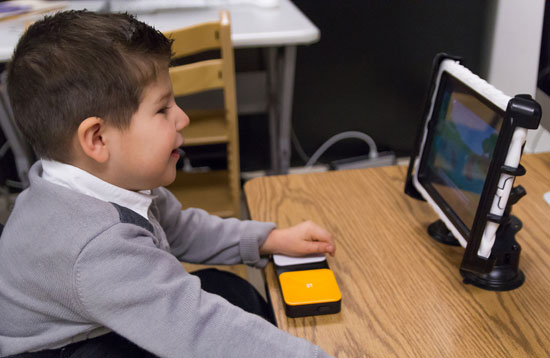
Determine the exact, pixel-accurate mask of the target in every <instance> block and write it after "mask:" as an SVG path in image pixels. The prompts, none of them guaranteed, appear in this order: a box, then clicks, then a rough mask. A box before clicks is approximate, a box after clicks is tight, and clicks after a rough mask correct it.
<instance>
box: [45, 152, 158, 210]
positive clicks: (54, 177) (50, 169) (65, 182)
mask: <svg viewBox="0 0 550 358" xmlns="http://www.w3.org/2000/svg"><path fill="white" fill-rule="evenodd" d="M41 162H42V170H43V172H42V178H43V179H45V180H47V181H49V182H51V183H54V184H57V185H61V186H64V187H66V188H69V189H71V190H74V191H76V192H79V193H82V194H85V195H88V196H91V197H94V198H96V199H99V200H103V201H107V202H111V203H115V204H118V205H120V206H124V207H126V208H128V209H131V210H133V211H135V212H136V213H138V214H139V215H141V216H143V217H144V218H145V219H147V220H149V218H148V216H147V212H148V211H149V206H150V205H151V202H152V201H153V199H154V198H155V196H154V195H151V190H141V191H137V192H136V191H131V190H126V189H123V188H121V187H118V186H116V185H113V184H110V183H107V182H106V181H103V180H101V179H99V178H98V177H96V176H94V175H92V174H90V173H88V172H87V171H85V170H82V169H80V168H78V167H75V166H73V165H70V164H65V163H61V162H57V161H53V160H45V159H41Z"/></svg>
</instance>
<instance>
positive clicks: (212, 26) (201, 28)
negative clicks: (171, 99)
mask: <svg viewBox="0 0 550 358" xmlns="http://www.w3.org/2000/svg"><path fill="white" fill-rule="evenodd" d="M164 35H165V36H166V37H168V38H171V39H173V40H174V43H173V46H172V51H173V53H174V56H173V59H174V60H177V59H180V58H184V57H188V56H192V55H196V54H199V53H202V52H205V51H210V50H219V52H220V58H216V59H208V60H199V61H197V62H193V63H187V64H184V65H176V66H172V67H171V68H170V78H171V80H172V86H173V89H174V95H175V96H176V97H178V96H187V95H192V94H196V93H200V92H205V91H209V90H215V89H220V90H222V91H223V98H224V108H223V116H224V117H225V124H224V126H225V129H224V130H222V136H221V138H222V139H216V138H215V133H216V131H217V129H216V128H215V126H211V127H209V128H208V132H210V133H205V132H201V136H202V137H203V138H210V142H208V141H207V143H208V144H211V143H215V142H216V141H218V142H226V143H227V146H228V148H227V151H228V155H227V166H228V173H229V179H228V180H229V182H230V187H231V195H232V196H233V198H234V200H233V202H234V203H235V204H234V212H235V213H236V215H238V214H239V211H240V205H239V203H240V163H239V145H238V142H239V141H238V122H237V100H236V89H235V65H234V59H233V44H232V42H231V22H230V16H229V12H228V11H227V10H222V11H220V19H219V21H215V22H207V23H202V24H198V25H195V26H191V27H187V28H183V29H179V30H174V31H170V32H165V33H164ZM199 113H200V112H199ZM200 117H201V116H200V115H199V116H197V118H196V120H197V121H199V120H200ZM190 119H191V125H190V127H189V129H188V130H189V132H186V129H184V130H183V133H184V136H185V137H186V143H188V144H189V145H192V144H201V141H200V140H199V141H196V140H195V138H188V136H187V135H186V133H195V132H192V129H191V127H193V121H194V119H195V118H194V117H193V116H192V115H190ZM224 136H227V137H226V138H223V137H224ZM188 139H189V140H188Z"/></svg>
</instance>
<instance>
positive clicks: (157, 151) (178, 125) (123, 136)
mask: <svg viewBox="0 0 550 358" xmlns="http://www.w3.org/2000/svg"><path fill="white" fill-rule="evenodd" d="M188 124H189V117H187V115H186V114H185V112H183V111H182V110H181V108H179V107H178V106H177V105H176V102H175V100H174V95H173V92H172V83H171V82H170V77H169V75H168V71H164V72H162V73H160V74H159V76H158V78H157V80H156V81H155V82H154V83H152V84H151V85H149V86H148V87H147V88H145V91H144V94H143V100H142V101H141V103H140V105H139V108H138V110H137V112H136V113H134V115H133V116H132V120H131V123H130V127H129V128H126V129H123V130H118V132H116V135H115V136H114V137H112V138H113V139H112V143H111V144H112V146H110V148H111V149H110V158H109V164H108V165H109V171H110V172H111V174H112V175H113V179H114V180H115V183H113V184H115V185H118V186H120V187H123V188H125V189H129V190H144V189H153V188H156V187H159V186H165V185H168V184H170V183H172V182H173V181H174V179H175V178H176V163H177V161H178V158H179V153H178V148H179V147H180V146H181V145H182V144H183V136H182V135H181V133H180V131H181V130H182V129H183V128H184V127H186V126H187V125H188Z"/></svg>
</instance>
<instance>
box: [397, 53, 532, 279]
mask: <svg viewBox="0 0 550 358" xmlns="http://www.w3.org/2000/svg"><path fill="white" fill-rule="evenodd" d="M437 64H438V66H437V67H436V68H435V70H434V74H433V80H432V91H431V94H430V97H429V99H428V103H427V108H426V113H425V118H424V121H423V124H422V128H421V131H420V133H419V136H418V138H417V148H416V151H415V153H414V155H413V157H412V158H411V164H410V166H409V174H408V175H409V178H408V181H409V180H410V182H411V184H412V186H414V189H415V190H416V191H417V193H418V194H419V195H420V196H421V198H423V199H424V200H426V201H427V202H428V203H429V204H430V205H431V206H432V208H433V209H434V210H435V212H436V213H437V214H438V216H439V217H440V219H441V221H442V222H443V223H444V224H445V226H446V228H447V229H448V230H449V231H450V232H451V233H452V236H454V237H455V238H456V239H457V240H458V242H459V243H460V244H461V245H462V246H463V247H466V248H467V250H466V254H465V259H464V260H463V263H462V267H461V269H467V270H468V269H471V270H475V271H483V272H489V271H490V270H491V269H492V266H493V264H494V260H492V261H491V253H492V249H493V246H494V244H495V238H496V234H497V230H498V229H499V226H500V225H501V223H502V218H503V216H504V214H505V210H506V208H507V203H508V199H509V196H510V193H511V191H512V186H513V183H514V178H515V176H517V175H522V174H523V173H524V170H523V168H522V167H521V166H520V164H519V162H520V158H521V154H522V150H523V145H524V143H525V139H526V136H527V129H534V128H536V127H537V126H538V122H540V106H538V104H537V103H536V102H534V101H533V100H531V99H530V97H529V96H516V97H514V98H512V97H510V96H507V95H506V94H504V93H502V92H501V91H499V90H497V89H496V88H494V87H493V86H491V85H490V84H489V83H487V82H486V81H484V80H483V79H481V78H480V77H478V76H477V75H475V74H473V73H472V72H471V71H470V70H468V69H467V68H466V67H464V66H462V65H461V64H460V62H459V61H458V60H456V59H453V58H446V57H444V56H440V57H439V60H438V63H437ZM537 117H538V121H537Z"/></svg>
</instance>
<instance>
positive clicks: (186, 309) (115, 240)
mask: <svg viewBox="0 0 550 358" xmlns="http://www.w3.org/2000/svg"><path fill="white" fill-rule="evenodd" d="M73 273H74V274H73V284H74V287H75V289H74V294H75V301H76V302H77V304H78V305H80V306H81V307H82V311H83V312H84V314H85V316H87V318H88V319H90V320H92V321H94V322H97V323H99V324H101V325H104V326H105V327H108V328H110V329H112V330H113V331H115V332H117V333H118V334H120V335H122V336H123V337H125V338H127V339H128V340H130V341H132V342H134V343H136V344H137V345H139V346H141V347H142V348H144V349H145V350H147V351H149V352H152V353H154V354H156V355H158V356H161V357H181V356H186V357H199V356H200V357H260V356H265V353H266V352H269V356H270V357H281V358H282V357H284V358H287V357H326V356H327V355H326V353H325V352H324V351H322V350H321V348H319V347H317V346H315V345H313V344H311V343H309V342H307V341H306V340H303V339H300V338H296V337H294V336H292V335H290V334H287V333H285V332H283V331H282V330H279V329H278V328H276V327H275V326H273V325H271V324H270V323H269V322H267V321H265V320H264V319H262V318H260V317H258V316H256V315H253V314H250V313H247V312H245V311H243V310H242V309H240V308H238V307H236V306H233V305H231V304H230V303H228V302H227V301H225V300H224V299H223V298H221V297H219V296H216V295H212V294H209V293H207V292H205V291H203V290H201V288H200V280H199V279H198V278H197V277H194V276H192V275H190V274H188V273H187V272H186V271H185V269H184V268H183V267H182V266H181V265H180V263H179V262H178V260H177V259H176V258H175V257H174V256H173V255H171V254H170V253H168V252H165V251H163V250H160V249H158V248H156V247H155V246H154V244H153V241H152V238H151V237H149V236H148V235H147V233H146V232H145V230H143V229H141V228H139V227H137V226H135V225H129V224H118V225H115V226H113V227H112V228H110V229H108V230H107V231H105V232H103V233H102V234H101V235H100V236H98V237H96V238H94V239H93V240H91V241H90V242H89V243H88V244H87V245H86V247H85V248H84V249H83V250H82V252H81V253H80V255H79V257H78V259H77V261H76V262H75V265H74V271H73Z"/></svg>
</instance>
